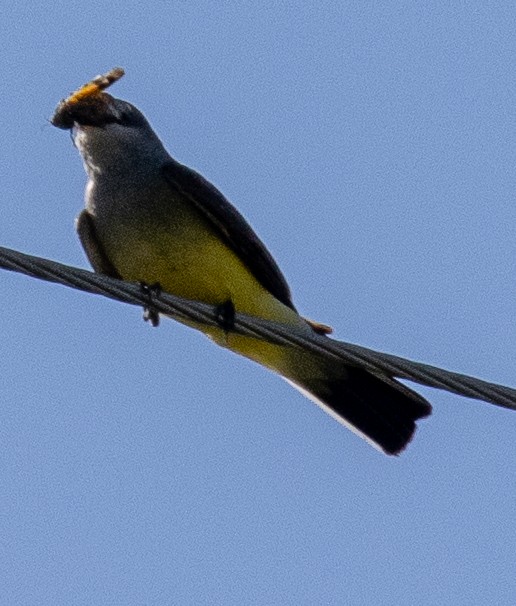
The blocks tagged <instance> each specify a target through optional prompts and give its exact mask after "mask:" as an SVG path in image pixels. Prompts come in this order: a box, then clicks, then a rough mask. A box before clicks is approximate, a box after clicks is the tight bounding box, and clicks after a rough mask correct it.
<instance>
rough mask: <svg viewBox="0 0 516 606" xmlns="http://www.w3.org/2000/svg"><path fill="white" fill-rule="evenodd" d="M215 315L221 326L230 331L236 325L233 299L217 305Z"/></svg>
mask: <svg viewBox="0 0 516 606" xmlns="http://www.w3.org/2000/svg"><path fill="white" fill-rule="evenodd" d="M215 315H216V318H217V322H218V324H219V326H220V327H221V328H222V329H223V330H224V331H225V332H229V331H230V330H232V329H233V328H234V327H235V306H234V305H233V301H232V300H231V299H228V300H227V301H224V303H221V304H220V305H217V307H216V308H215Z"/></svg>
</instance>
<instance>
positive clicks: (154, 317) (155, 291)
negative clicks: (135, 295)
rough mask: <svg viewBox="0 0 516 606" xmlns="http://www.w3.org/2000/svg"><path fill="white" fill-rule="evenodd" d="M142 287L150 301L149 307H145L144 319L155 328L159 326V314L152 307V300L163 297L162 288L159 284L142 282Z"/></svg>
mask: <svg viewBox="0 0 516 606" xmlns="http://www.w3.org/2000/svg"><path fill="white" fill-rule="evenodd" d="M140 287H141V289H142V292H143V293H144V294H145V295H146V296H147V298H148V300H149V302H148V303H147V305H144V306H143V319H144V321H145V322H150V323H151V324H152V326H154V327H156V326H159V313H158V312H157V311H156V310H155V309H154V308H153V307H152V299H153V297H159V296H160V295H161V286H160V284H159V282H155V283H154V284H146V283H145V282H140Z"/></svg>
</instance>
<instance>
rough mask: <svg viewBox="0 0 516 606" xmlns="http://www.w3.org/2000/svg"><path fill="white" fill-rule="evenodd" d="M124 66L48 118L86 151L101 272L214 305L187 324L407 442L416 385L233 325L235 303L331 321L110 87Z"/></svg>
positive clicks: (366, 429) (249, 310) (416, 404)
mask: <svg viewBox="0 0 516 606" xmlns="http://www.w3.org/2000/svg"><path fill="white" fill-rule="evenodd" d="M123 74H124V70H123V69H122V68H114V69H113V70H111V71H109V72H107V73H106V74H104V75H101V76H97V77H95V78H94V79H93V80H91V81H90V82H88V83H87V84H85V85H83V86H81V87H80V88H79V89H78V90H77V91H75V92H74V93H72V94H71V95H69V96H68V97H67V98H65V99H63V100H61V101H60V102H59V104H58V105H57V107H56V110H55V112H54V114H53V116H52V118H51V123H52V124H53V125H54V126H56V127H58V128H61V129H64V130H69V131H71V133H72V137H73V142H74V145H75V147H76V148H77V149H78V151H79V152H80V154H81V156H82V160H83V164H84V167H85V171H86V174H87V184H86V191H85V207H84V209H83V210H82V211H81V212H80V214H79V216H78V217H77V220H76V228H77V232H78V236H79V240H80V242H81V244H82V246H83V248H84V250H85V253H86V256H87V258H88V260H89V262H90V264H91V265H92V267H93V269H94V271H95V272H98V273H101V274H105V275H108V276H111V277H115V278H120V279H123V280H129V281H137V282H139V283H140V284H142V285H146V286H147V287H154V292H155V293H156V292H158V291H163V292H168V293H171V294H174V295H177V296H180V297H184V298H186V299H192V300H197V301H202V302H204V303H207V304H210V305H213V306H214V308H215V310H216V312H217V318H219V324H218V325H217V326H216V327H209V326H207V325H203V324H200V323H196V322H193V321H187V320H185V323H186V324H189V325H190V326H192V327H193V328H196V329H198V330H200V331H202V332H204V333H205V334H206V335H207V336H208V337H210V338H211V339H212V340H213V341H215V342H216V343H217V344H218V345H220V346H222V347H225V348H227V349H230V350H232V351H233V352H236V353H238V354H240V355H243V356H245V357H247V358H249V359H251V360H253V361H255V362H257V363H259V364H261V365H262V366H264V367H266V368H268V369H270V370H272V371H274V372H276V373H278V374H279V375H280V376H281V377H283V378H284V379H285V380H287V381H288V382H289V383H290V384H291V385H293V386H294V387H296V388H297V389H298V390H299V391H300V392H301V393H302V394H304V395H305V396H307V397H308V398H309V399H310V400H312V401H313V402H315V403H316V404H318V405H319V406H320V407H321V408H322V409H323V410H325V411H326V412H327V413H329V414H330V415H331V416H332V417H333V418H335V419H336V420H337V421H339V422H340V423H341V424H342V425H344V426H346V427H348V428H349V429H351V430H352V431H353V432H354V433H356V434H358V435H359V436H361V437H362V438H364V439H365V440H366V441H367V442H369V443H370V444H371V445H372V446H374V447H376V448H377V449H378V450H380V451H382V452H384V453H385V454H388V455H397V454H399V453H400V452H402V451H403V450H404V449H405V447H406V446H407V444H408V443H409V442H410V441H411V439H412V437H413V435H414V432H415V429H416V421H417V420H419V419H422V418H424V417H426V416H428V415H429V414H430V413H431V406H430V404H429V403H428V402H427V401H426V399H424V398H423V397H422V396H421V395H419V394H418V393H416V392H415V391H413V390H412V389H410V388H409V387H407V386H406V385H404V384H402V383H400V382H399V381H397V380H396V379H395V378H394V377H393V376H390V375H389V374H387V373H384V372H379V371H378V372H374V373H373V372H371V371H370V370H369V369H366V368H364V367H362V366H360V365H359V364H358V363H357V364H356V365H352V364H349V363H347V362H343V361H340V360H338V359H331V360H330V359H329V358H328V357H324V356H323V355H321V354H319V353H315V352H313V351H312V350H308V349H306V348H303V347H300V346H293V345H280V344H278V343H274V342H271V341H267V340H266V339H262V338H256V337H250V336H244V335H242V334H239V333H237V332H236V331H232V326H233V321H234V317H235V314H236V313H242V314H248V315H250V316H255V317H257V318H261V319H265V320H270V321H274V322H278V323H281V324H282V325H284V326H285V327H286V328H290V329H291V330H295V331H297V332H298V334H304V335H307V336H310V335H313V334H314V333H315V334H318V335H323V337H324V338H327V339H330V337H329V336H328V335H329V334H330V332H331V328H330V327H328V326H326V325H325V324H321V323H318V322H315V321H313V320H310V319H307V318H305V317H303V316H301V315H300V314H299V313H298V311H297V309H296V307H295V306H294V303H293V301H292V295H291V291H290V288H289V286H288V284H287V281H286V279H285V277H284V276H283V274H282V272H281V270H280V269H279V267H278V265H277V264H276V261H275V260H274V259H273V257H272V255H271V254H270V252H269V251H268V250H267V248H266V247H265V245H264V244H263V242H262V241H261V240H260V239H259V238H258V236H257V235H256V233H255V232H254V231H253V229H252V228H251V226H250V225H249V223H248V222H247V221H246V220H245V219H244V218H243V216H242V215H241V214H240V212H239V211H238V210H237V209H236V208H235V207H234V206H233V205H232V204H231V203H230V202H229V201H228V200H227V199H226V198H225V197H224V195H223V194H222V193H221V192H220V191H219V190H218V189H217V188H216V187H215V186H214V185H213V184H211V183H210V182H209V181H208V180H207V179H205V178H204V177H203V176H202V175H200V174H199V173H198V172H196V171H194V170H193V169H191V168H189V167H187V166H185V165H183V164H181V163H180V162H178V161H177V160H176V159H174V158H173V157H172V156H171V155H170V154H169V153H168V151H167V150H166V149H165V147H164V145H163V143H162V142H161V140H160V138H159V137H158V135H157V134H156V133H155V132H154V130H153V129H152V127H151V125H150V123H149V122H148V120H147V119H146V117H145V116H144V115H143V113H142V112H141V111H140V110H139V109H137V108H136V107H135V106H134V105H132V104H131V103H129V102H127V101H124V100H122V99H118V98H115V97H113V96H112V95H110V94H108V93H107V92H105V89H106V88H108V87H109V86H111V85H112V84H113V83H114V82H116V81H117V80H119V79H120V78H121V77H122V75H123ZM151 290H152V288H151ZM158 295H159V292H158ZM147 318H148V319H150V320H151V321H152V322H153V323H155V324H156V323H157V321H158V317H157V314H153V313H152V312H149V313H148V315H147Z"/></svg>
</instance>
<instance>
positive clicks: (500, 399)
mask: <svg viewBox="0 0 516 606" xmlns="http://www.w3.org/2000/svg"><path fill="white" fill-rule="evenodd" d="M0 267H1V268H3V269H7V270H10V271H16V272H19V273H23V274H26V275H28V276H31V277H33V278H39V279H42V280H47V281H49V282H55V283H58V284H63V285H65V286H69V287H71V288H75V289H77V290H82V291H85V292H90V293H94V294H99V295H103V296H105V297H108V298H110V299H115V300H117V301H121V302H123V303H129V304H131V305H138V306H141V307H145V306H148V305H149V295H148V294H147V293H145V292H144V291H143V290H142V288H141V285H139V284H137V283H134V282H125V281H123V280H116V279H114V278H110V277H108V276H103V275H101V274H95V273H92V272H90V271H87V270H84V269H79V268H77V267H71V266H69V265H63V264H62V263H56V262H55V261H50V260H48V259H43V258H41V257H34V256H31V255H26V254H24V253H21V252H18V251H15V250H11V249H8V248H3V247H0ZM152 308H153V309H155V310H156V311H158V312H160V313H163V314H166V315H167V316H170V317H172V318H174V319H175V320H178V321H180V322H185V321H186V322H187V323H188V322H189V323H192V322H194V323H202V324H205V325H208V326H212V327H218V326H219V320H218V318H217V314H216V310H215V309H214V307H213V306H212V305H208V304H206V303H201V302H199V301H190V300H187V299H183V298H181V297H176V296H174V295H170V294H168V293H160V294H159V295H152ZM234 330H235V331H236V332H238V333H240V334H243V335H246V336H250V337H257V338H260V339H265V340H267V341H272V342H275V343H279V344H284V345H289V346H294V347H296V346H300V347H303V348H305V349H310V350H312V351H315V352H317V353H319V354H320V355H323V356H326V357H328V358H331V359H339V360H343V361H345V362H347V363H348V364H351V365H355V366H356V365H358V366H361V367H363V368H366V369H368V370H369V371H371V372H372V373H387V374H389V375H392V376H394V377H398V378H401V379H408V380H410V381H414V382H415V383H419V384H421V385H426V386H428V387H436V388H438V389H444V390H446V391H449V392H452V393H455V394H458V395H461V396H466V397H469V398H474V399H476V400H483V401H485V402H489V403H490V404H495V405H497V406H502V407H504V408H510V409H512V410H516V389H512V388H510V387H504V386H502V385H498V384H495V383H488V382H486V381H482V380H481V379H477V378H475V377H469V376H467V375H463V374H459V373H455V372H450V371H448V370H444V369H442V368H436V367H434V366H429V365H427V364H421V363H420V362H413V361H411V360H407V359H405V358H400V357H398V356H393V355H390V354H386V353H381V352H378V351H374V350H372V349H368V348H366V347H361V346H359V345H353V344H351V343H345V342H343V341H336V340H334V339H330V338H329V337H325V336H322V335H317V334H315V333H314V334H313V335H310V336H307V335H306V334H304V333H302V332H301V331H298V330H296V328H295V327H292V326H285V325H282V324H279V323H277V322H271V321H268V320H263V319H261V318H256V317H254V316H247V315H244V314H236V317H235V326H234Z"/></svg>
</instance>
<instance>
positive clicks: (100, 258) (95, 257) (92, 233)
mask: <svg viewBox="0 0 516 606" xmlns="http://www.w3.org/2000/svg"><path fill="white" fill-rule="evenodd" d="M75 227H76V229H77V233H78V234H79V240H80V241H81V244H82V247H83V248H84V252H85V253H86V256H87V257H88V261H89V262H90V263H91V266H92V267H93V269H94V270H95V271H96V272H97V273H98V274H105V275H106V276H111V277H112V278H119V279H121V278H122V276H121V275H120V274H119V273H118V272H117V270H116V269H115V268H114V266H113V265H112V263H111V261H110V260H109V259H108V257H107V255H106V253H105V252H104V249H103V247H102V244H101V243H100V241H99V239H98V238H97V232H96V230H95V225H94V224H93V218H92V216H91V215H90V213H89V212H88V211H87V210H86V209H84V210H82V211H81V212H80V214H79V216H78V217H77V220H76V222H75Z"/></svg>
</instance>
